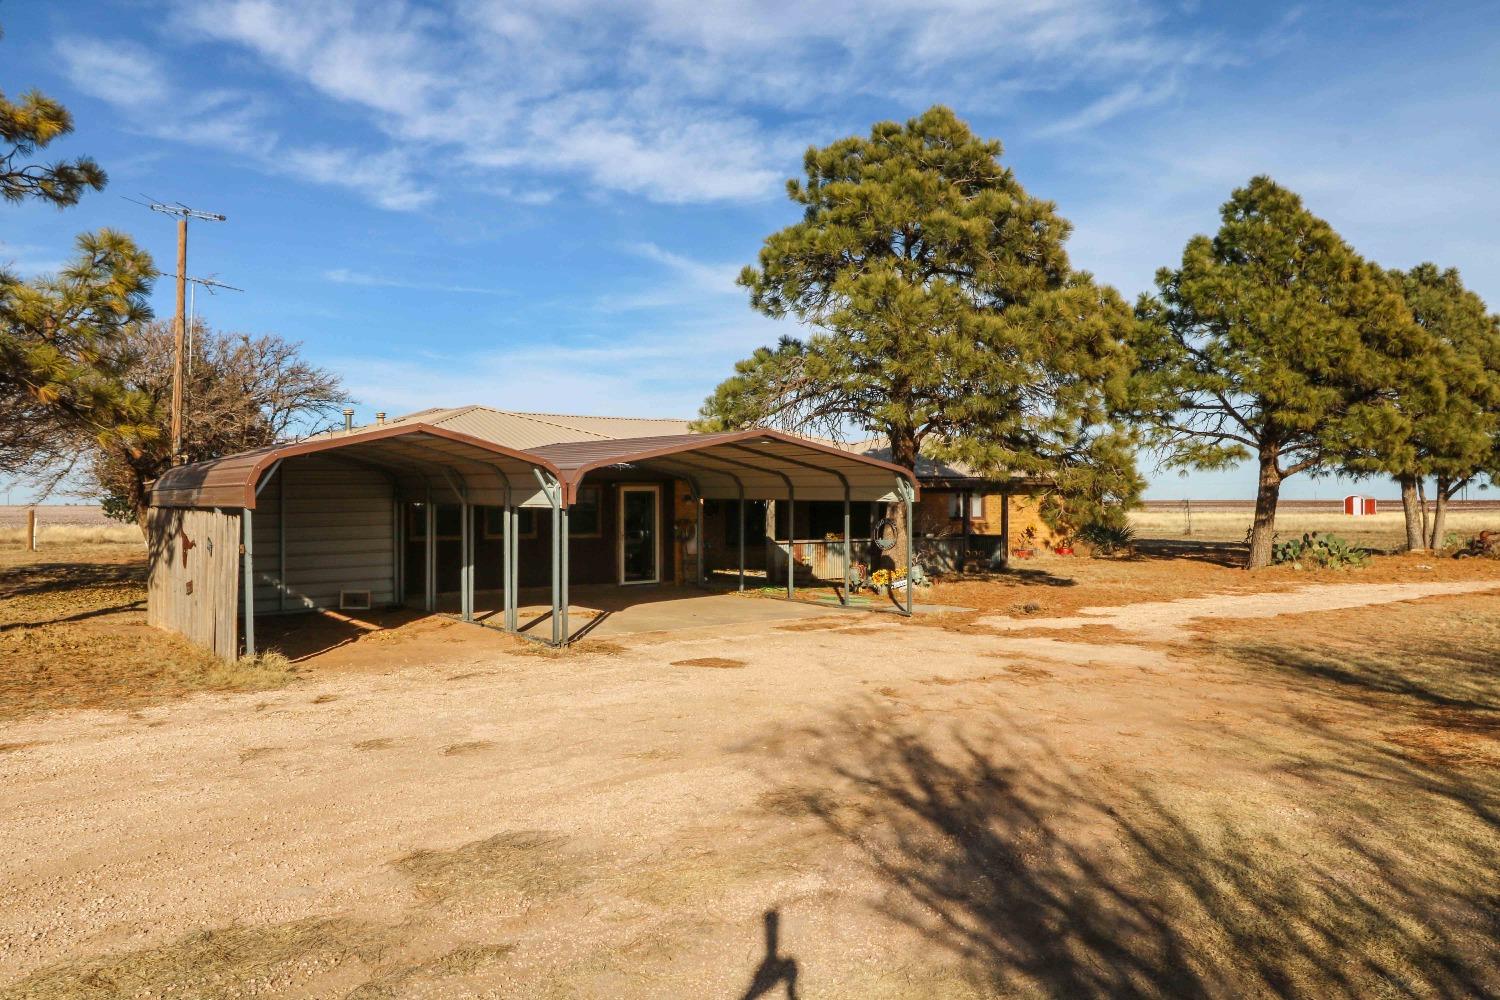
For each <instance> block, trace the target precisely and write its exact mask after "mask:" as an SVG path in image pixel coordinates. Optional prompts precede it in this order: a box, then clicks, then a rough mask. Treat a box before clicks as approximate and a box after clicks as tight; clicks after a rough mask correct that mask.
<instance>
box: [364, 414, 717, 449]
mask: <svg viewBox="0 0 1500 1000" xmlns="http://www.w3.org/2000/svg"><path fill="white" fill-rule="evenodd" d="M407 423H422V424H427V425H429V426H432V427H446V428H447V429H449V430H453V431H458V432H459V433H461V434H469V435H471V436H473V437H477V438H484V439H485V440H487V441H493V442H495V443H496V444H500V445H504V446H506V447H509V448H522V449H529V448H540V447H543V446H544V445H549V444H561V443H563V442H565V441H610V440H614V439H617V438H637V437H656V436H660V435H668V434H687V433H689V427H688V424H689V421H687V420H668V419H656V418H652V417H591V416H584V415H580V414H567V413H525V412H522V411H519V410H497V409H494V408H492V407H488V406H479V405H472V406H454V407H448V408H438V409H430V410H420V411H418V412H416V413H409V414H407V415H405V416H402V417H397V418H396V419H395V420H387V421H386V422H385V424H384V426H386V427H392V426H400V425H402V424H407ZM342 433H344V432H342V431H337V432H335V434H336V435H337V434H342Z"/></svg>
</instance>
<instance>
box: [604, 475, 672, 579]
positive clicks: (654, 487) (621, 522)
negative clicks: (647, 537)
mask: <svg viewBox="0 0 1500 1000" xmlns="http://www.w3.org/2000/svg"><path fill="white" fill-rule="evenodd" d="M627 493H650V494H652V495H653V496H654V497H655V499H656V524H655V526H654V527H653V528H652V531H651V567H652V569H653V570H654V572H653V573H652V574H651V579H649V580H627V579H625V494H627ZM618 499H619V504H620V509H619V516H618V517H616V518H615V521H616V525H615V556H616V565H617V566H618V567H619V569H618V572H617V573H616V575H617V576H618V577H619V580H620V586H622V587H633V586H636V585H637V584H643V583H660V582H661V486H660V485H658V484H656V483H621V484H620V492H619V495H618Z"/></svg>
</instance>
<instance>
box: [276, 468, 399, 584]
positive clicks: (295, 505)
mask: <svg viewBox="0 0 1500 1000" xmlns="http://www.w3.org/2000/svg"><path fill="white" fill-rule="evenodd" d="M282 468H283V469H286V470H289V474H288V477H287V492H286V505H287V515H286V520H287V524H286V541H287V559H286V565H287V573H286V575H287V579H286V586H287V600H286V604H287V607H288V608H289V609H293V608H307V607H320V608H331V607H337V606H338V599H339V591H340V590H341V589H344V590H369V591H371V595H370V596H371V599H372V600H373V601H374V602H375V603H376V604H389V603H393V602H394V601H395V581H394V579H392V563H393V559H394V555H393V553H394V545H395V542H394V540H393V538H392V537H391V530H390V526H391V519H392V517H393V516H394V513H393V507H392V498H391V489H392V483H391V479H390V478H389V477H388V476H386V475H385V474H384V473H382V472H381V471H379V470H377V469H374V468H365V467H361V466H358V465H355V464H351V463H348V462H340V461H337V460H335V459H331V458H321V457H320V456H317V455H311V456H307V457H306V458H304V459H301V460H298V459H295V458H294V459H291V460H289V461H288V462H286V463H283V466H282ZM265 495H267V496H269V495H270V493H269V488H268V491H267V494H265ZM265 509H266V510H268V511H269V510H274V509H275V505H274V504H267V505H266V508H265ZM259 518H260V515H259V514H257V520H259ZM256 537H257V542H258V541H259V538H260V532H259V531H257V532H256ZM258 547H259V546H257V548H258ZM263 551H264V550H263ZM271 551H272V552H274V549H273V550H271ZM262 567H265V571H264V572H263V571H262ZM274 567H275V564H274V563H268V562H266V561H265V559H264V558H257V559H256V571H257V572H256V578H257V585H256V607H257V608H258V609H259V610H260V611H261V612H262V613H269V612H274V611H276V610H278V609H279V603H280V602H279V600H278V595H277V591H276V589H275V572H274Z"/></svg>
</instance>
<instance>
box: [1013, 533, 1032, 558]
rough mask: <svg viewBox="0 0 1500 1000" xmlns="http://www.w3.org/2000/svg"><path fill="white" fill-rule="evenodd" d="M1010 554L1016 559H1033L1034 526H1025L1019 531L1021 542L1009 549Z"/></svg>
mask: <svg viewBox="0 0 1500 1000" xmlns="http://www.w3.org/2000/svg"><path fill="white" fill-rule="evenodd" d="M1010 554H1011V555H1013V556H1015V557H1016V558H1017V559H1033V558H1035V557H1036V528H1027V529H1026V530H1025V531H1023V532H1021V544H1020V545H1018V546H1017V547H1016V548H1013V549H1011V550H1010Z"/></svg>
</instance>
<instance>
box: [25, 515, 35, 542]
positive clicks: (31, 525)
mask: <svg viewBox="0 0 1500 1000" xmlns="http://www.w3.org/2000/svg"><path fill="white" fill-rule="evenodd" d="M26 551H28V552H35V551H36V508H35V507H27V508H26Z"/></svg>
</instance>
